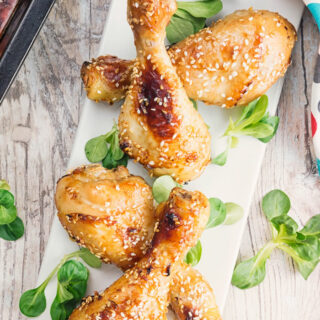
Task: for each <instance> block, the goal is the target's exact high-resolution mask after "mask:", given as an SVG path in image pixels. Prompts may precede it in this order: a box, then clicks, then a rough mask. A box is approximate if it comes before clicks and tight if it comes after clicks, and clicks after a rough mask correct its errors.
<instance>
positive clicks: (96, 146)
mask: <svg viewBox="0 0 320 320" xmlns="http://www.w3.org/2000/svg"><path fill="white" fill-rule="evenodd" d="M107 152H108V145H107V143H106V138H105V136H104V135H102V136H99V137H95V138H92V139H90V140H89V141H88V142H87V143H86V146H85V153H86V156H87V159H88V160H89V161H90V162H93V163H95V162H100V161H102V160H103V158H105V156H106V155H107Z"/></svg>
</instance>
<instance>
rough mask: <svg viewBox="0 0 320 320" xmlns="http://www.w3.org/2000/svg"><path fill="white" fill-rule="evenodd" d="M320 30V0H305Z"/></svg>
mask: <svg viewBox="0 0 320 320" xmlns="http://www.w3.org/2000/svg"><path fill="white" fill-rule="evenodd" d="M304 2H305V4H306V5H307V6H308V8H309V10H310V11H311V13H312V15H313V17H314V19H315V20H316V23H317V25H318V28H319V30H320V0H304Z"/></svg>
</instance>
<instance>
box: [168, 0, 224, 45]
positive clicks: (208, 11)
mask: <svg viewBox="0 0 320 320" xmlns="http://www.w3.org/2000/svg"><path fill="white" fill-rule="evenodd" d="M177 4H178V9H177V11H176V12H175V14H174V15H173V16H172V18H171V21H170V23H169V25H168V26H167V30H166V32H167V38H168V41H169V42H170V43H177V42H179V41H181V40H183V39H185V38H187V37H188V36H190V35H191V34H195V33H197V32H198V31H200V30H201V29H203V28H204V27H205V24H206V19H207V18H211V17H212V16H214V15H216V14H217V13H218V12H220V11H221V9H222V2H221V0H202V1H188V2H182V1H178V2H177Z"/></svg>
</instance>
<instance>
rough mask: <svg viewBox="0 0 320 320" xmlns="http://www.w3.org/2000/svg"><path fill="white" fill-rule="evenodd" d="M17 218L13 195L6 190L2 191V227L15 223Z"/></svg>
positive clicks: (0, 213)
mask: <svg viewBox="0 0 320 320" xmlns="http://www.w3.org/2000/svg"><path fill="white" fill-rule="evenodd" d="M16 217H17V209H16V207H15V205H14V196H13V194H12V193H11V192H10V191H8V190H5V189H0V225H3V224H8V223H11V222H13V221H14V220H15V219H16Z"/></svg>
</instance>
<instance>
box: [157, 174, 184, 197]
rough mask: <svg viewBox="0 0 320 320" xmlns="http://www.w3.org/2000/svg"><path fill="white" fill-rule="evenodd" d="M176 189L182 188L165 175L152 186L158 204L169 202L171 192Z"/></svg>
mask: <svg viewBox="0 0 320 320" xmlns="http://www.w3.org/2000/svg"><path fill="white" fill-rule="evenodd" d="M175 187H181V185H180V184H179V183H177V182H176V181H174V180H173V179H172V177H171V176H168V175H165V176H161V177H159V178H157V179H156V180H155V181H154V183H153V186H152V194H153V197H154V199H155V200H156V201H157V202H158V203H161V202H164V201H167V200H168V199H169V195H170V192H171V190H172V189H173V188H175Z"/></svg>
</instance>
